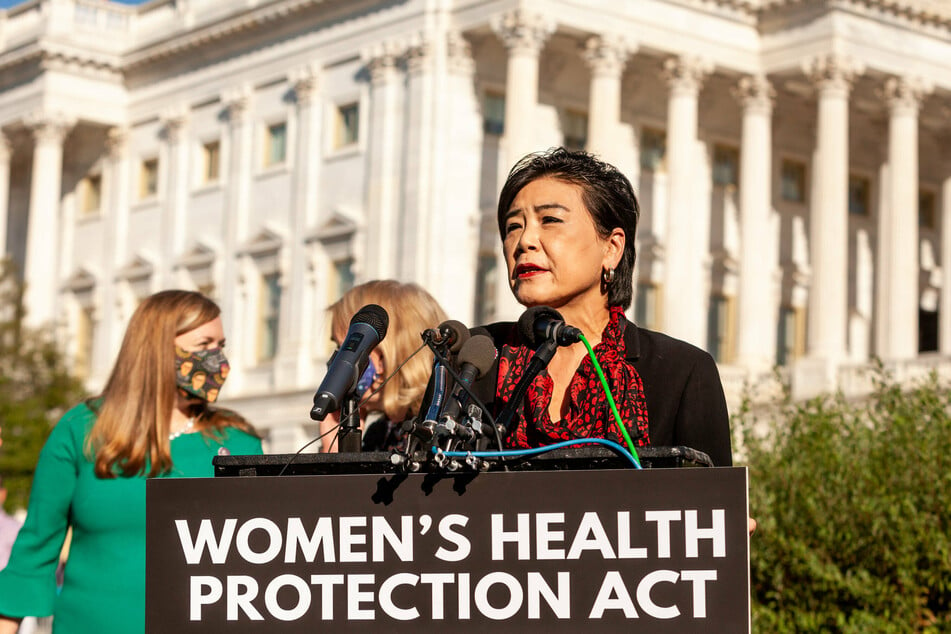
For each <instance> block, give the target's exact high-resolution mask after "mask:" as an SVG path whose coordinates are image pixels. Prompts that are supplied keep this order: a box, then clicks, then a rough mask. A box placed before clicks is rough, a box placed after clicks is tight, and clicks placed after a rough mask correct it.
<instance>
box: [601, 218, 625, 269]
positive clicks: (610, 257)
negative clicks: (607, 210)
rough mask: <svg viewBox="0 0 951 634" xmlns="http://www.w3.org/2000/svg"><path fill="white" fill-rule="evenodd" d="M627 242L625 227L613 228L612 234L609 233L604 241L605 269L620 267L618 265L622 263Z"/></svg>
mask: <svg viewBox="0 0 951 634" xmlns="http://www.w3.org/2000/svg"><path fill="white" fill-rule="evenodd" d="M626 243H627V236H625V234H624V229H621V228H620V227H615V228H614V229H612V230H611V235H609V236H608V237H607V238H606V239H605V241H604V244H605V249H604V268H605V269H616V268H617V267H618V265H619V264H620V263H621V257H622V256H623V255H624V245H625V244H626Z"/></svg>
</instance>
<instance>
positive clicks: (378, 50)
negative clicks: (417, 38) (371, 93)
mask: <svg viewBox="0 0 951 634" xmlns="http://www.w3.org/2000/svg"><path fill="white" fill-rule="evenodd" d="M405 52H406V45H405V44H403V43H401V42H395V41H392V40H386V41H383V42H380V43H378V44H376V45H374V46H371V47H370V48H368V49H366V50H364V51H363V53H362V57H363V60H364V63H365V64H366V68H367V72H368V73H370V83H372V84H374V85H378V84H382V83H385V82H387V81H389V80H390V79H392V78H393V77H394V76H395V74H396V65H397V63H398V62H399V60H400V57H402V56H403V54H404V53H405Z"/></svg>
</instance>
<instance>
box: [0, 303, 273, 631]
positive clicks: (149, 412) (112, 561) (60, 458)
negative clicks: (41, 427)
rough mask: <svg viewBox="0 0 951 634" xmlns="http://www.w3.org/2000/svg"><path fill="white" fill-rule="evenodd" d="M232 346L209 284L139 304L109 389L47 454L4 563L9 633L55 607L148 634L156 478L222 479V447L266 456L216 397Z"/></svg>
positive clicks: (60, 617) (4, 622) (62, 425)
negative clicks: (218, 462) (151, 488)
mask: <svg viewBox="0 0 951 634" xmlns="http://www.w3.org/2000/svg"><path fill="white" fill-rule="evenodd" d="M224 344H225V337H224V332H223V329H222V324H221V317H220V310H219V308H218V306H217V305H216V304H215V303H214V302H212V301H211V300H210V299H208V298H207V297H205V296H203V295H201V294H199V293H194V292H190V291H163V292H161V293H156V294H155V295H152V296H151V297H148V298H146V299H145V300H144V301H143V302H142V303H141V304H140V305H139V307H138V308H137V309H136V311H135V313H134V314H133V315H132V318H131V320H130V321H129V326H128V328H127V330H126V333H125V338H124V339H123V341H122V346H121V348H120V350H119V355H118V357H117V358H116V362H115V365H114V367H113V369H112V373H111V375H110V376H109V380H108V382H107V383H106V387H105V389H104V390H103V392H102V394H101V395H99V396H98V397H95V398H92V399H89V400H88V401H86V402H84V403H82V404H80V405H77V406H76V407H74V408H72V409H71V410H69V411H68V412H67V413H66V414H65V415H64V416H63V417H62V419H60V421H59V423H57V425H56V427H54V428H53V431H52V432H51V433H50V437H49V439H47V441H46V444H45V445H44V447H43V451H42V452H41V454H40V460H39V463H38V464H37V468H36V474H35V476H34V480H33V489H32V491H31V494H30V506H29V510H28V512H27V517H26V522H25V524H24V526H23V528H22V529H21V531H20V534H19V535H18V536H17V540H16V543H15V544H14V546H13V552H12V553H11V555H10V562H9V564H8V565H7V567H6V568H5V569H4V570H2V571H0V615H4V616H0V634H8V633H12V632H16V629H17V623H18V621H19V619H20V618H21V617H25V616H47V615H50V614H52V615H53V616H54V619H53V622H54V629H55V630H57V631H61V632H79V633H85V632H89V633H90V634H91V633H93V632H95V633H97V634H111V633H115V634H128V633H135V632H144V630H145V481H146V479H147V478H150V477H198V476H212V475H213V469H212V464H211V459H212V457H213V456H215V455H219V454H222V455H223V454H227V453H232V454H258V453H261V441H260V439H259V438H258V437H257V435H256V434H255V432H254V430H253V429H252V428H251V426H250V425H249V424H248V423H247V422H246V421H245V420H244V419H242V418H241V417H240V416H239V415H237V414H235V413H234V412H230V411H228V410H225V409H221V408H218V407H215V406H214V405H213V402H214V400H215V397H216V396H217V389H218V388H220V387H221V384H222V383H223V382H224V377H225V376H226V375H227V373H228V362H227V359H225V356H224V353H223V348H224ZM197 373H201V374H202V376H203V377H204V381H197V380H194V375H195V374H197ZM212 390H215V392H212ZM70 528H72V542H71V545H70V552H69V559H68V561H67V564H66V571H65V581H64V582H63V585H62V588H61V589H60V590H59V591H57V588H56V582H55V573H56V565H57V563H58V557H59V553H60V548H61V546H62V545H63V540H64V539H65V537H66V533H67V530H68V529H70Z"/></svg>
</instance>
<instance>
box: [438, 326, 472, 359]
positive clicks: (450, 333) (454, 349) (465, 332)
mask: <svg viewBox="0 0 951 634" xmlns="http://www.w3.org/2000/svg"><path fill="white" fill-rule="evenodd" d="M439 334H440V335H442V336H443V337H444V338H445V340H446V345H448V346H449V352H451V353H453V354H457V353H458V352H459V350H461V349H462V345H463V344H464V343H465V342H466V341H468V339H469V336H470V335H469V329H468V328H466V326H465V324H463V323H462V322H461V321H456V320H455V319H449V320H446V321H444V322H442V323H441V324H439Z"/></svg>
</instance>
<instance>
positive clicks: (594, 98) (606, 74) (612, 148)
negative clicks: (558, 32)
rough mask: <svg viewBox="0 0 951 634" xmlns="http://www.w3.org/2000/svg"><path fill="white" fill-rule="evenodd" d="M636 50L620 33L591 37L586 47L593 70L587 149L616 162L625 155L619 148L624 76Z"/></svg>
mask: <svg viewBox="0 0 951 634" xmlns="http://www.w3.org/2000/svg"><path fill="white" fill-rule="evenodd" d="M635 50H636V47H635V46H634V45H632V44H630V43H629V42H627V41H625V40H624V39H623V38H620V37H617V36H595V37H591V38H588V41H587V42H586V43H585V48H584V59H585V61H586V62H587V63H588V67H589V68H590V69H591V89H590V95H589V97H588V99H589V101H588V146H587V150H588V151H589V152H591V153H593V154H597V155H599V156H601V157H602V158H603V159H604V160H605V161H607V162H608V163H611V164H613V165H617V164H618V163H619V162H620V159H621V158H622V157H621V156H620V154H619V149H620V148H619V147H618V146H619V144H618V134H619V130H618V125H619V124H620V122H621V75H622V74H623V72H624V65H625V64H626V63H627V58H628V56H629V55H631V54H633V53H634V51H635Z"/></svg>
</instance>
